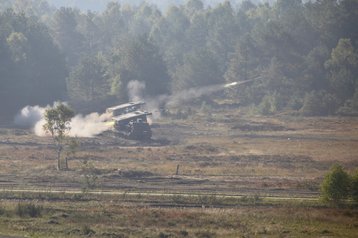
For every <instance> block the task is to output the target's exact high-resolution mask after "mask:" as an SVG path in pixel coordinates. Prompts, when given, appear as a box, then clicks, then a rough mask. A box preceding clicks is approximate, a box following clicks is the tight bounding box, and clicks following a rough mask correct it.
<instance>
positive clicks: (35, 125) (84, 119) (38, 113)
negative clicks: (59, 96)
mask: <svg viewBox="0 0 358 238" xmlns="http://www.w3.org/2000/svg"><path fill="white" fill-rule="evenodd" d="M49 107H50V106H47V107H40V106H26V107H24V108H23V109H22V110H21V111H20V112H19V113H18V114H17V115H16V117H15V124H16V125H19V126H22V127H27V128H32V129H33V131H34V133H35V134H36V135H37V136H47V134H46V132H45V131H44V129H43V125H44V124H45V123H46V121H45V119H44V114H45V111H46V109H47V108H49ZM108 119H110V115H108V114H106V113H104V114H98V113H91V114H89V115H86V116H83V115H80V114H78V115H76V116H75V117H73V118H72V120H71V122H70V124H71V130H70V133H69V136H71V137H93V136H96V135H98V134H100V133H102V132H104V131H106V130H109V129H110V128H111V125H108V124H107V123H106V121H107V120H108Z"/></svg>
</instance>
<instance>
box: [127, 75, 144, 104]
mask: <svg viewBox="0 0 358 238" xmlns="http://www.w3.org/2000/svg"><path fill="white" fill-rule="evenodd" d="M127 89H128V96H129V99H130V100H131V101H133V102H136V101H141V100H142V99H143V93H144V89H145V82H142V81H138V80H132V81H130V82H129V83H128V85H127Z"/></svg>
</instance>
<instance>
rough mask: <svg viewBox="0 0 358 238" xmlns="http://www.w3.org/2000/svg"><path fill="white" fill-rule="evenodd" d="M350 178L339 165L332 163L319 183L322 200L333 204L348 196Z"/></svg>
mask: <svg viewBox="0 0 358 238" xmlns="http://www.w3.org/2000/svg"><path fill="white" fill-rule="evenodd" d="M350 182H351V179H350V177H349V175H348V174H347V172H345V171H344V170H343V168H342V166H340V165H333V166H332V168H331V169H330V172H328V173H327V174H326V176H325V178H324V180H323V182H322V184H321V196H322V198H323V200H324V201H328V202H332V203H333V204H335V205H338V204H340V203H341V201H342V200H343V199H346V198H348V195H349V193H350Z"/></svg>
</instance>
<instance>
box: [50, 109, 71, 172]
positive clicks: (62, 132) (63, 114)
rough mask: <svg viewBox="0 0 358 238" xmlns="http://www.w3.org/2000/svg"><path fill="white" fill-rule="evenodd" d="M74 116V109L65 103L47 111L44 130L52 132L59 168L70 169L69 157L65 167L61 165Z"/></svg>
mask: <svg viewBox="0 0 358 238" xmlns="http://www.w3.org/2000/svg"><path fill="white" fill-rule="evenodd" d="M73 116H74V111H73V110H72V109H71V108H70V107H68V106H67V105H65V104H63V103H58V104H57V105H56V106H55V107H53V108H48V109H47V110H46V112H45V120H46V123H45V125H44V126H43V128H44V130H45V131H46V132H48V133H50V134H51V136H52V138H53V140H54V142H55V145H56V150H57V169H58V170H62V169H68V165H67V157H66V158H65V159H66V163H65V167H64V168H62V166H61V154H62V152H63V149H64V146H65V143H66V137H67V134H68V132H69V131H70V130H71V127H70V121H71V118H72V117H73Z"/></svg>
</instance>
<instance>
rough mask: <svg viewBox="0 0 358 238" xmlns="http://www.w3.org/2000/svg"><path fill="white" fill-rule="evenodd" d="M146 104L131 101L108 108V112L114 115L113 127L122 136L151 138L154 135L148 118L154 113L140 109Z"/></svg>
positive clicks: (133, 138) (140, 138) (139, 138)
mask: <svg viewBox="0 0 358 238" xmlns="http://www.w3.org/2000/svg"><path fill="white" fill-rule="evenodd" d="M144 104H145V103H143V102H130V103H126V104H122V105H118V106H115V107H110V108H107V110H106V112H107V113H110V114H111V115H112V119H111V120H112V123H113V128H114V129H115V131H116V132H118V134H119V135H120V136H122V137H124V138H127V139H132V140H149V139H150V138H151V137H152V130H151V128H150V125H149V123H148V120H147V117H148V116H150V115H152V113H150V112H146V111H140V110H139V109H140V108H141V106H143V105H144Z"/></svg>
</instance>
